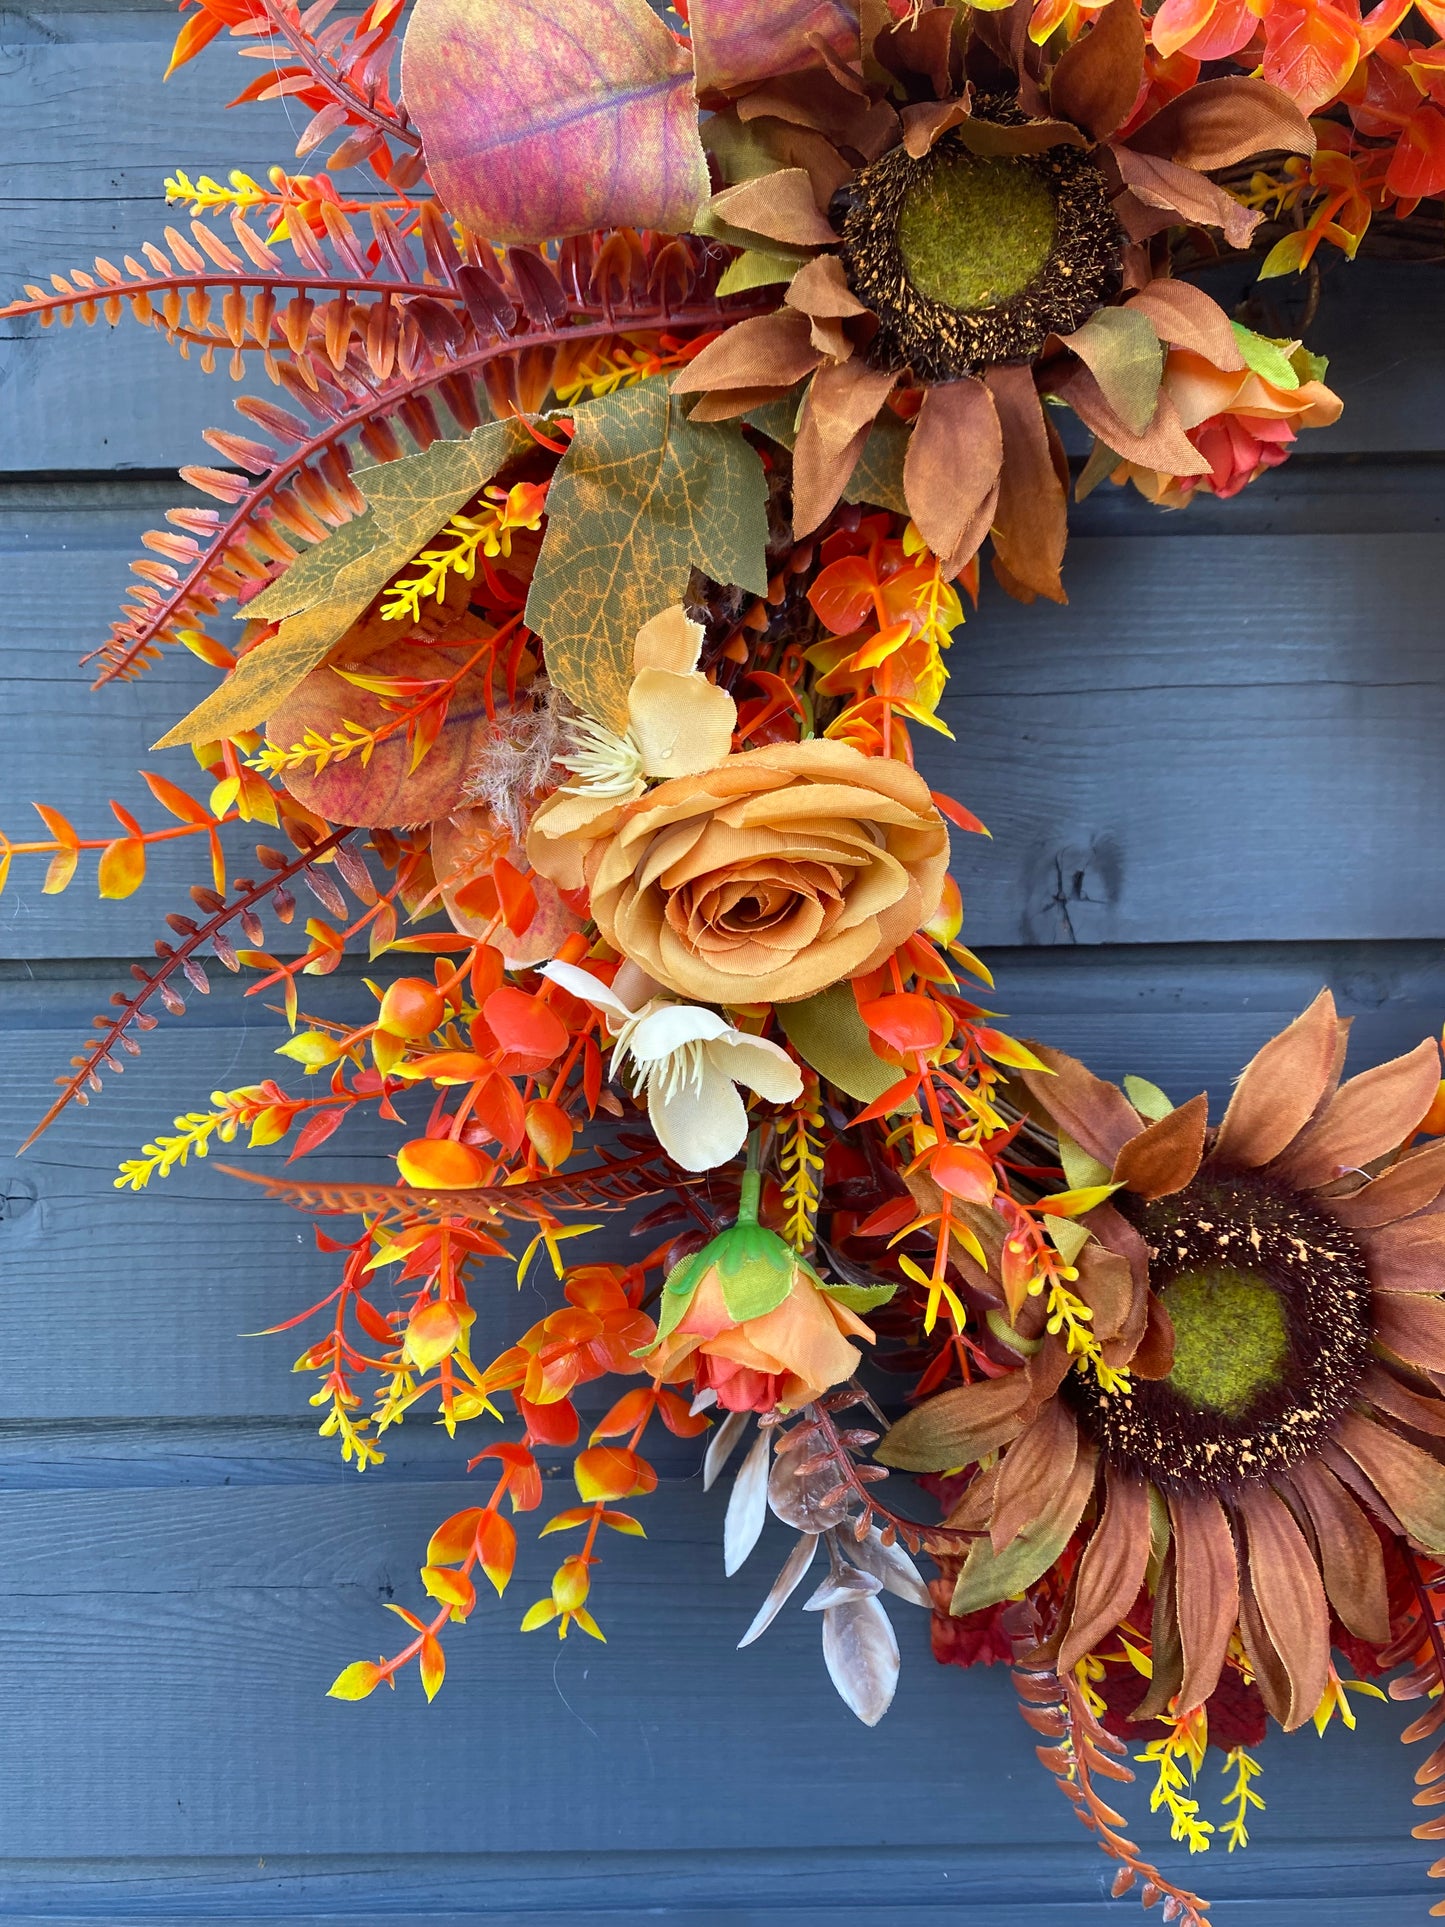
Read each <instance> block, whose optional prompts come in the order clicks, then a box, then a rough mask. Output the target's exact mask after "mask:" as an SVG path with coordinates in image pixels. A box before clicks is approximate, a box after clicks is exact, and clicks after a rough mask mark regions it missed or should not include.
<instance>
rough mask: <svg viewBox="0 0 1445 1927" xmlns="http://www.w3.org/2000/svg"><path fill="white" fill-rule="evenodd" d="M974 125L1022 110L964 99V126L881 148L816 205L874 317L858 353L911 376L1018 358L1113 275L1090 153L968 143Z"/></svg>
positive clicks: (1108, 229)
mask: <svg viewBox="0 0 1445 1927" xmlns="http://www.w3.org/2000/svg"><path fill="white" fill-rule="evenodd" d="M984 123H987V124H988V125H989V126H1001V127H1023V126H1025V124H1026V116H1025V115H1024V114H1022V113H1021V112H1020V111H1019V108H1018V106H1017V104H1016V103H1015V102H1013V101H1011V100H1003V99H999V98H984V99H979V100H976V101H975V103H974V117H973V121H972V122H971V123H967V124H965V126H963V127H961V128H956V129H954V130H953V131H952V132H950V133H947V134H945V135H943V137H942V138H941V139H940V140H938V141H937V142H936V143H935V144H934V146H933V147H931V148H930V149H929V151H928V152H927V153H926V154H922V155H913V154H910V153H909V152H908V150H907V148H906V147H895V148H892V149H891V150H890V151H889V152H888V153H886V154H884V155H883V156H882V157H881V158H880V159H878V160H876V161H873V162H871V163H870V164H869V165H868V166H867V167H864V168H862V169H861V170H860V171H859V173H858V174H856V175H855V176H854V178H853V180H852V181H851V182H850V183H849V184H848V185H847V186H846V187H843V188H840V189H839V191H838V193H837V194H836V195H835V196H834V200H833V203H832V207H831V209H830V212H831V215H832V219H833V223H834V225H835V227H837V228H838V231H839V233H840V235H841V237H842V240H841V246H840V249H839V253H840V257H841V259H842V263H843V268H844V271H845V273H846V274H847V277H848V285H849V287H850V288H851V289H852V291H853V293H854V294H855V295H857V297H858V299H859V300H860V301H863V302H865V303H866V304H867V305H868V307H869V308H871V309H872V311H873V313H874V314H875V315H876V316H877V318H878V333H877V335H876V336H875V338H874V340H873V343H872V345H871V347H870V349H869V356H870V359H871V360H872V361H873V362H874V363H875V364H876V365H878V366H880V367H891V368H899V369H903V368H907V369H911V370H912V372H913V374H914V376H915V377H916V378H917V379H918V380H920V381H951V380H953V379H955V378H956V377H958V376H960V375H965V374H969V373H971V372H972V370H973V369H975V368H977V367H978V366H980V365H981V364H985V363H989V362H998V361H1022V360H1027V359H1029V358H1030V357H1032V356H1033V355H1036V354H1037V353H1038V352H1039V350H1040V349H1041V348H1042V347H1043V345H1044V342H1045V340H1046V339H1047V338H1048V336H1049V335H1050V334H1058V335H1067V334H1071V333H1072V332H1073V331H1074V329H1076V328H1078V327H1080V326H1081V325H1082V324H1083V323H1084V322H1085V321H1086V320H1087V319H1088V317H1089V316H1090V315H1091V314H1093V312H1094V311H1095V309H1096V308H1098V307H1100V306H1101V305H1102V304H1103V303H1104V302H1105V301H1108V300H1110V299H1111V298H1112V297H1113V296H1114V295H1115V294H1116V293H1117V292H1118V289H1119V287H1120V285H1121V264H1122V260H1123V251H1122V250H1123V234H1122V231H1121V229H1120V227H1119V222H1118V218H1117V216H1116V215H1115V213H1114V209H1113V204H1112V202H1111V201H1110V199H1109V191H1108V185H1107V183H1106V181H1105V179H1104V175H1103V173H1102V172H1101V170H1100V168H1099V167H1098V166H1097V164H1096V163H1095V161H1094V160H1093V158H1092V156H1091V155H1089V154H1088V153H1086V152H1084V150H1083V149H1081V148H1079V147H1075V146H1071V145H1067V144H1065V145H1061V146H1057V147H1049V148H1045V149H1043V150H1042V151H1040V152H1037V153H1022V154H1006V155H985V154H981V153H979V152H976V151H975V149H976V147H977V146H978V145H981V144H983V141H984V139H985V136H984V133H983V124H984ZM990 138H991V137H990ZM1025 138H1027V136H1025Z"/></svg>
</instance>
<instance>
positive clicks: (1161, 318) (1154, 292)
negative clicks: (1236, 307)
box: [1124, 279, 1245, 373]
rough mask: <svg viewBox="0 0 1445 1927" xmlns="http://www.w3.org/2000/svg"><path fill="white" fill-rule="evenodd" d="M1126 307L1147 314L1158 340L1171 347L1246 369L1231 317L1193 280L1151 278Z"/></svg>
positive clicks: (1234, 368) (1227, 367)
mask: <svg viewBox="0 0 1445 1927" xmlns="http://www.w3.org/2000/svg"><path fill="white" fill-rule="evenodd" d="M1124 306H1125V307H1126V308H1128V309H1130V310H1133V309H1137V310H1138V312H1139V313H1140V314H1143V315H1147V316H1148V318H1149V320H1150V321H1151V322H1152V323H1153V324H1154V332H1155V333H1156V334H1157V335H1158V337H1159V339H1160V340H1161V341H1167V342H1168V343H1169V345H1170V347H1171V348H1187V349H1188V350H1189V351H1190V353H1191V354H1196V355H1202V356H1203V357H1204V359H1205V360H1206V361H1207V362H1209V363H1210V364H1211V365H1212V366H1213V367H1215V368H1219V369H1223V370H1224V371H1226V372H1227V373H1235V372H1242V371H1243V368H1244V365H1245V363H1244V356H1243V355H1242V354H1241V353H1240V352H1239V341H1238V339H1237V337H1236V335H1235V332H1234V329H1233V327H1232V326H1231V324H1230V319H1229V316H1228V315H1227V314H1226V313H1225V312H1224V310H1223V308H1221V307H1220V305H1219V303H1218V302H1217V301H1215V300H1213V299H1212V298H1211V297H1210V296H1209V295H1207V294H1206V293H1205V292H1204V290H1203V288H1196V287H1195V285H1194V283H1193V282H1192V281H1176V280H1173V279H1169V280H1159V281H1150V282H1148V283H1147V284H1146V285H1145V286H1144V287H1142V288H1141V289H1140V290H1139V292H1138V293H1137V294H1136V295H1131V296H1130V298H1129V300H1127V301H1126V302H1125V303H1124Z"/></svg>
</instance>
